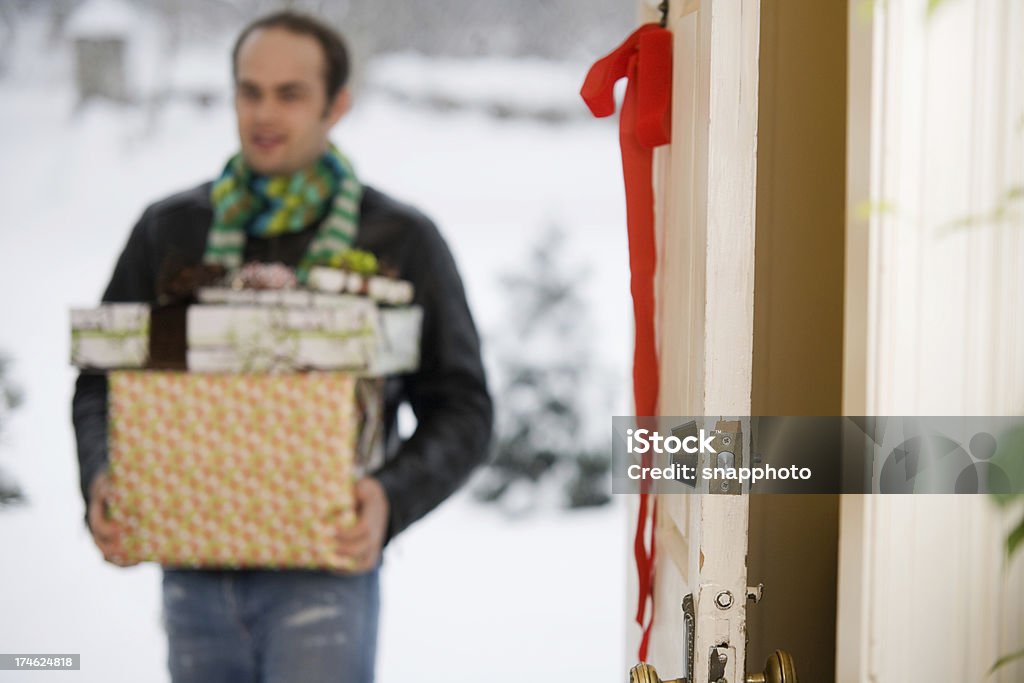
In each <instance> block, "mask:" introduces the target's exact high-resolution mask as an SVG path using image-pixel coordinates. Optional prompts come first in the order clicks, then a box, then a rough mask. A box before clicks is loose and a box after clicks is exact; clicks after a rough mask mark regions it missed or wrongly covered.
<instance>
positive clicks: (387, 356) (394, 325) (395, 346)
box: [369, 306, 423, 376]
mask: <svg viewBox="0 0 1024 683" xmlns="http://www.w3.org/2000/svg"><path fill="white" fill-rule="evenodd" d="M378 314H379V318H378V330H379V332H378V342H377V353H376V356H375V357H374V360H373V363H372V364H371V365H370V371H369V374H371V375H376V376H383V375H398V374H402V373H408V372H414V371H416V370H417V369H418V368H419V366H420V334H421V330H422V327H423V309H422V308H420V307H419V306H405V307H402V308H382V309H380V310H379V311H378Z"/></svg>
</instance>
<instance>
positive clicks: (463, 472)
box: [374, 225, 493, 539]
mask: <svg viewBox="0 0 1024 683" xmlns="http://www.w3.org/2000/svg"><path fill="white" fill-rule="evenodd" d="M408 275H409V276H410V277H411V279H413V281H414V283H415V286H416V292H417V294H416V299H417V302H418V303H420V304H421V305H422V306H423V311H424V316H423V337H422V343H421V354H420V355H421V358H420V370H419V371H418V372H416V373H414V374H411V375H409V376H408V377H406V378H405V390H406V394H407V396H408V398H409V402H410V404H411V405H412V408H413V411H414V412H415V414H416V419H417V427H416V431H415V433H414V434H413V435H412V436H411V437H410V438H409V440H408V441H406V442H405V443H403V444H402V446H401V447H400V449H399V452H398V454H397V455H396V457H394V458H392V459H391V460H389V461H388V462H387V463H385V465H384V466H383V467H382V468H381V469H380V470H379V471H378V472H377V473H376V474H375V475H374V476H375V477H376V478H377V479H378V480H379V481H380V483H381V484H382V485H383V487H384V491H385V492H386V493H387V497H388V502H389V506H390V513H389V519H388V529H387V534H386V538H387V539H391V538H392V537H394V536H395V535H396V534H398V533H399V532H401V531H402V530H403V529H405V528H406V527H408V526H409V525H410V524H412V523H413V522H415V521H416V520H418V519H420V518H421V517H423V516H424V515H425V514H427V513H428V512H430V511H431V510H433V509H434V508H435V507H436V506H437V505H438V504H440V503H441V502H442V501H443V500H444V499H445V498H447V497H448V496H449V495H451V494H452V492H454V491H455V490H456V489H457V488H458V487H459V486H460V485H461V484H462V483H463V482H464V481H465V480H466V479H467V478H468V477H469V474H470V472H471V471H472V470H473V469H474V468H475V467H476V466H477V465H478V464H480V463H481V462H483V461H484V460H485V459H486V457H487V455H488V453H487V451H488V447H489V444H490V438H491V427H492V420H493V409H492V405H491V398H490V395H489V394H488V392H487V383H486V380H485V377H484V369H483V363H482V361H481V358H480V339H479V337H478V335H477V332H476V327H475V325H474V324H473V318H472V316H471V315H470V312H469V306H468V304H467V303H466V295H465V292H464V290H463V287H462V281H461V279H460V278H459V274H458V272H457V270H456V268H455V262H454V260H453V259H452V256H451V253H450V252H449V250H448V246H447V245H446V244H445V243H444V240H443V239H442V238H441V236H440V235H439V234H438V232H437V229H436V228H434V226H433V225H429V226H427V229H425V230H424V234H423V240H422V244H421V245H420V248H419V249H418V254H417V257H416V262H415V264H414V265H413V267H412V269H411V271H410V272H409V274H408Z"/></svg>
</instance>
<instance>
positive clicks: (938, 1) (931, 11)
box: [925, 0, 948, 19]
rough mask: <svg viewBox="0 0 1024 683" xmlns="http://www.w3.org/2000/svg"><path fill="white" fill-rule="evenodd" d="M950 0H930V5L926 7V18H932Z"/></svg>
mask: <svg viewBox="0 0 1024 683" xmlns="http://www.w3.org/2000/svg"><path fill="white" fill-rule="evenodd" d="M947 1H948V0H928V7H927V8H926V9H925V18H927V19H931V18H932V17H933V16H935V13H936V12H937V11H938V10H939V8H940V7H942V6H943V5H945V4H946V2H947Z"/></svg>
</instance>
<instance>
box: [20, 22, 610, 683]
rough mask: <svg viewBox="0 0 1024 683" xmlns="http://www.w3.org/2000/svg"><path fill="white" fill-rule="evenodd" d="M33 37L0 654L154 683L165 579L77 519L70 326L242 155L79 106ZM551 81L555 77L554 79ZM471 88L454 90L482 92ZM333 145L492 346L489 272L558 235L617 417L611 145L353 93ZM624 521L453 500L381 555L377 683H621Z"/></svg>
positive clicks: (143, 120) (598, 131)
mask: <svg viewBox="0 0 1024 683" xmlns="http://www.w3.org/2000/svg"><path fill="white" fill-rule="evenodd" d="M31 38H32V36H31V35H29V36H22V41H23V42H22V43H21V44H20V45H19V55H18V59H17V60H16V62H15V64H14V68H12V69H11V71H10V72H9V74H8V75H7V77H6V78H5V79H3V80H0V102H2V103H3V106H2V107H0V141H2V148H0V149H2V153H0V292H2V295H0V302H2V303H0V321H2V322H0V350H3V351H6V352H8V353H10V354H11V355H12V356H13V357H14V359H15V367H14V371H15V379H16V380H17V381H18V382H19V383H20V384H21V385H22V387H23V388H24V390H25V393H26V398H27V402H26V404H25V405H24V406H23V407H22V408H21V409H20V410H18V411H17V413H15V416H14V418H13V419H12V421H11V422H10V424H9V425H8V428H7V429H6V430H5V433H4V436H3V441H2V443H0V467H3V468H4V469H6V470H7V471H8V472H9V473H11V474H12V475H13V476H14V478H15V479H16V480H17V481H18V482H19V483H20V484H21V485H22V488H23V489H24V490H25V492H26V493H27V495H28V497H29V499H30V504H29V505H28V506H26V507H23V508H20V509H13V510H10V511H4V512H2V513H0V652H8V653H14V652H24V653H81V654H82V667H83V668H82V671H81V672H78V673H63V672H62V673H49V674H45V673H42V672H35V673H34V674H32V675H31V678H32V680H37V679H38V680H51V679H57V678H60V679H61V680H76V681H77V680H81V681H103V682H110V683H113V682H116V681H132V682H135V681H164V680H167V676H166V673H165V667H164V659H165V656H166V645H165V643H164V638H163V634H162V631H161V628H160V623H159V593H158V578H159V571H158V570H157V569H156V568H155V567H151V566H144V567H139V568H133V569H127V570H124V569H117V568H114V567H112V566H109V565H106V564H104V563H103V562H102V561H101V559H100V557H99V555H98V553H97V551H96V550H95V549H94V548H93V546H92V544H91V541H90V539H89V537H88V535H87V532H86V530H85V528H84V526H83V525H82V523H81V515H82V505H81V502H80V499H79V495H78V491H77V465H76V461H75V454H74V453H75V452H74V443H73V434H72V430H71V425H70V407H69V404H70V398H71V390H72V384H73V381H74V377H75V373H74V371H73V370H72V369H71V368H70V367H69V366H68V360H67V359H68V338H69V334H68V316H67V310H68V308H69V307H70V306H72V305H89V304H92V303H94V302H95V301H96V300H97V299H98V298H99V295H100V293H101V291H102V289H103V287H104V285H105V283H106V279H107V278H108V277H109V274H110V271H111V269H112V266H113V263H114V260H115V258H116V257H117V254H118V252H119V250H120V248H121V247H122V245H123V242H124V240H125V238H126V236H127V233H128V231H129V229H130V227H131V225H132V223H133V221H134V220H135V219H136V218H137V217H138V215H139V214H140V212H141V211H142V209H143V208H144V206H145V205H146V204H147V203H148V202H150V201H152V200H154V199H156V198H159V197H161V196H163V195H166V194H167V193H169V192H172V191H175V190H178V189H182V188H185V187H188V186H190V185H193V184H197V183H199V182H201V181H203V180H205V179H207V178H209V177H211V176H213V175H215V174H216V173H218V171H219V170H220V168H221V167H222V165H223V163H224V161H225V159H226V158H227V157H228V156H229V155H230V154H231V153H232V152H233V151H234V147H235V145H234V143H233V136H234V125H233V122H232V118H231V112H230V109H229V108H228V106H227V105H226V104H224V103H221V104H217V105H214V106H213V107H210V108H205V109H204V108H200V107H198V106H193V105H191V104H188V103H184V102H178V103H172V104H169V105H167V106H166V107H165V108H163V109H162V110H158V111H149V110H147V109H146V108H145V107H142V108H120V107H115V106H110V105H99V104H93V105H89V106H87V107H85V108H83V109H78V110H76V106H75V105H76V103H75V100H74V89H73V85H72V83H71V81H70V76H69V74H70V69H69V68H68V67H67V65H66V59H67V55H66V54H63V53H61V52H60V51H56V52H51V53H49V54H44V53H42V52H39V51H38V50H37V48H36V47H34V46H32V44H31ZM404 59H405V61H406V62H407V63H408V64H409V66H407V68H420V67H421V66H422V65H416V64H415V60H411V61H410V60H409V59H408V58H404ZM224 60H225V64H224V65H221V64H217V65H213V66H212V67H211V68H223V67H224V66H226V60H227V57H226V55H225V57H224ZM389 68H391V69H392V70H394V69H399V68H401V63H398V66H395V65H394V64H392V66H391V67H389ZM551 70H552V80H554V81H556V82H564V73H565V67H561V66H551ZM473 73H474V77H473V79H464V82H465V83H466V84H467V86H466V87H471V86H470V85H468V84H471V83H472V82H474V79H480V78H484V79H486V74H481V73H480V72H478V71H475V70H474V72H473ZM515 73H516V70H515V69H514V68H505V69H502V70H501V71H500V75H501V78H503V79H510V78H511V79H515V75H514V74H515ZM524 73H525V74H528V75H524V76H523V80H522V82H519V83H515V82H513V83H508V84H507V85H508V89H507V90H504V89H503V91H504V92H516V91H520V92H523V93H531V92H533V90H532V87H533V84H534V83H535V79H536V78H538V76H537V74H538V73H543V68H540V67H538V66H537V65H536V64H532V65H531V66H530V69H529V70H528V71H526V72H524ZM582 76H583V69H582V68H580V70H579V77H580V79H582ZM481 87H482V89H483V86H481ZM527 97H530V98H531V99H530V104H531V106H534V105H535V102H533V99H532V96H529V95H527ZM335 137H336V141H337V142H338V144H339V145H340V146H341V147H342V148H344V149H345V150H346V151H347V152H348V153H349V154H350V156H351V157H352V158H353V159H354V160H355V162H356V163H357V168H358V169H359V171H360V174H361V175H362V177H363V179H364V180H365V181H366V182H368V183H371V184H374V185H377V186H379V187H380V188H382V189H384V190H386V191H388V192H389V193H391V194H393V195H395V196H396V197H399V198H401V199H404V200H406V201H409V202H411V203H413V204H415V205H417V206H419V207H420V208H421V209H423V210H424V211H425V212H426V213H427V214H429V215H431V216H432V217H433V218H435V220H436V221H437V222H438V224H439V225H440V226H441V228H442V231H443V232H444V234H445V235H446V236H447V238H448V241H449V243H450V245H451V247H452V250H453V252H454V253H455V256H456V259H457V261H458V263H459V266H460V268H461V270H462V273H463V277H464V279H465V281H466V287H467V290H468V293H469V297H470V303H471V305H472V307H473V310H474V312H475V314H476V317H477V321H478V324H479V326H480V328H481V329H482V331H483V332H484V334H485V340H486V339H491V340H493V339H496V338H498V337H499V336H500V335H502V334H504V333H506V331H505V330H504V328H503V320H502V311H503V309H504V304H503V301H502V292H501V289H500V281H499V275H500V274H501V273H503V272H507V271H509V270H511V269H514V268H515V267H516V265H517V262H518V261H521V260H522V259H523V258H524V257H525V256H526V254H527V253H528V248H529V246H530V242H531V240H532V239H533V238H534V237H535V236H536V235H538V234H539V233H540V232H541V231H543V230H544V229H545V228H546V227H547V226H548V225H549V224H551V223H557V224H558V225H560V226H562V227H563V228H564V229H565V230H566V231H567V234H568V244H569V245H570V252H571V256H572V258H573V262H574V263H575V264H581V265H586V266H588V267H589V270H590V272H591V273H592V277H591V279H590V280H589V282H588V284H587V291H586V295H587V299H588V301H589V302H590V304H591V305H592V311H591V314H592V316H593V322H594V325H595V327H597V328H598V329H599V330H600V332H599V333H598V334H596V335H595V337H596V338H597V339H598V340H599V346H597V347H596V348H595V349H594V353H595V354H597V355H598V358H599V360H601V362H603V363H605V364H607V365H608V366H609V367H611V368H613V369H614V372H615V374H616V376H617V377H619V378H621V382H620V383H619V387H620V390H619V392H618V395H617V396H616V401H617V404H616V405H615V406H614V407H613V409H612V410H613V411H618V412H619V413H622V412H624V411H625V410H626V408H625V406H627V405H628V385H627V384H626V377H627V365H628V360H629V347H630V339H629V336H630V316H629V300H628V277H627V270H626V269H627V261H626V243H625V234H624V228H623V225H624V208H623V200H622V189H621V180H620V178H621V176H620V172H619V170H618V168H619V167H618V164H619V159H618V152H617V148H616V141H617V136H616V132H615V129H614V127H612V126H611V125H608V124H607V123H604V122H596V121H586V120H583V119H574V120H573V121H572V122H571V123H565V124H560V125H549V124H543V123H540V122H536V121H529V120H501V121H499V120H495V119H490V118H487V117H486V116H485V115H484V114H482V113H480V112H478V111H474V110H464V111H456V112H454V113H447V114H445V113H440V112H433V111H429V110H424V109H416V108H410V107H408V106H403V105H401V104H398V103H396V101H395V100H394V99H393V98H390V97H388V96H385V95H382V94H380V95H378V94H374V91H373V89H372V88H366V89H365V97H364V99H363V100H362V101H361V102H360V103H359V104H358V106H357V108H356V109H355V110H354V111H353V112H352V113H351V115H350V116H349V117H348V118H347V119H346V120H344V121H343V122H342V123H341V125H340V126H339V127H338V129H337V130H336V136H335ZM626 526H627V520H626V513H625V510H624V506H623V505H622V502H621V501H620V500H616V501H615V504H614V505H613V506H610V507H608V508H604V509H600V510H595V511H588V512H574V513H561V512H557V511H554V510H542V511H538V512H537V513H536V514H535V515H533V516H532V517H528V518H527V519H525V520H520V521H516V522H510V521H507V520H505V519H504V518H502V517H501V516H500V515H499V514H498V513H497V512H496V511H495V510H493V509H491V508H487V507H481V506H478V505H476V504H474V503H473V502H471V501H470V500H469V498H468V497H467V496H465V495H462V496H458V497H456V498H455V499H453V500H451V501H449V502H448V503H447V504H445V505H444V506H442V507H441V508H440V509H439V510H438V511H436V512H435V513H434V514H432V515H431V516H429V517H428V518H427V519H425V520H424V521H423V522H421V523H419V524H417V525H415V526H414V527H413V528H411V529H410V530H409V531H407V532H406V533H405V534H403V535H402V536H400V537H399V538H398V539H396V541H395V542H394V543H393V544H392V546H391V547H390V548H389V549H388V551H387V555H386V560H385V571H384V578H383V614H382V623H381V643H380V651H379V671H380V676H379V680H380V681H382V682H383V683H392V682H394V683H397V682H398V681H401V680H428V681H429V680H442V679H443V680H447V681H453V682H455V681H466V682H467V683H468V681H471V680H477V679H479V678H486V679H488V680H491V681H496V682H502V681H508V682H513V681H515V682H519V681H522V680H527V679H532V678H536V677H538V676H545V677H551V676H556V677H570V678H571V679H572V680H594V681H617V680H621V679H622V678H623V677H624V676H625V675H626V661H625V660H626V652H625V648H624V640H625V623H626V614H627V609H626V595H625V593H626V583H627V582H626V576H627V567H628V559H627V557H626V548H627V547H628V544H627V543H626V540H625V536H626ZM25 678H26V676H25V675H24V674H16V673H10V672H8V673H3V672H0V681H8V680H11V681H13V680H25Z"/></svg>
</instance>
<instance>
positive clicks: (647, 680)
mask: <svg viewBox="0 0 1024 683" xmlns="http://www.w3.org/2000/svg"><path fill="white" fill-rule="evenodd" d="M629 683H689V679H686V678H673V679H672V680H669V681H663V680H661V679H660V678H658V672H657V671H655V670H654V667H653V666H651V665H650V664H648V663H646V662H641V663H640V664H637V665H636V666H634V667H633V668H632V669H630V670H629Z"/></svg>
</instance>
